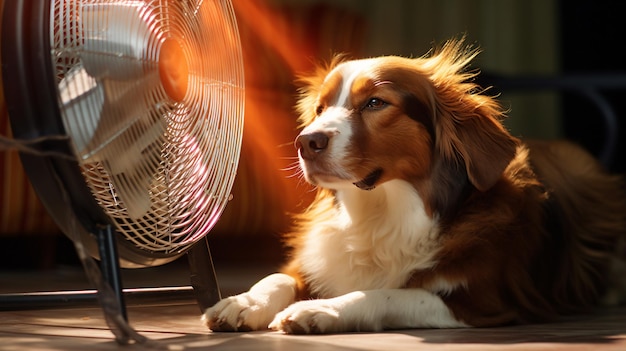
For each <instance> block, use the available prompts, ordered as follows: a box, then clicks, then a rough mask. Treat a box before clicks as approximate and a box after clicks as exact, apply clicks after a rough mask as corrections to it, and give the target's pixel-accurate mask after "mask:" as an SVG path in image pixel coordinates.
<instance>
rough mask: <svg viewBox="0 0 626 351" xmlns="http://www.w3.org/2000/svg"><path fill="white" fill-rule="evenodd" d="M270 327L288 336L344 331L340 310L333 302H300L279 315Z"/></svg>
mask: <svg viewBox="0 0 626 351" xmlns="http://www.w3.org/2000/svg"><path fill="white" fill-rule="evenodd" d="M269 327H270V328H271V329H274V330H279V331H283V332H285V333H288V334H321V333H335V332H340V331H343V328H342V326H341V323H340V315H339V309H338V308H337V307H336V306H333V304H332V303H331V300H309V301H300V302H297V303H294V304H293V305H291V306H289V307H287V308H286V309H285V310H283V311H282V312H280V313H278V314H277V315H276V317H275V318H274V320H273V321H272V323H270V325H269Z"/></svg>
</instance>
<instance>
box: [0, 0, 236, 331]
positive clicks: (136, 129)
mask: <svg viewBox="0 0 626 351" xmlns="http://www.w3.org/2000/svg"><path fill="white" fill-rule="evenodd" d="M2 75H3V82H4V91H5V98H6V103H7V108H8V112H9V116H10V121H11V127H12V130H13V136H14V138H15V140H17V141H20V142H21V143H22V146H23V147H22V150H21V152H20V156H21V159H22V163H23V166H24V168H25V170H26V173H27V175H28V176H29V178H30V180H31V183H32V185H33V187H34V188H35V191H36V192H37V193H38V196H39V197H40V199H41V201H42V202H43V204H44V205H45V207H46V208H47V210H48V211H49V213H50V214H51V215H52V216H53V218H54V219H55V220H56V222H57V223H58V225H59V227H60V228H61V229H62V230H63V231H64V232H65V233H66V234H67V235H68V236H69V237H70V238H71V239H72V240H73V241H74V244H75V246H76V248H77V250H78V253H79V256H80V257H81V259H82V262H83V264H84V266H85V270H86V271H87V275H88V276H89V277H90V278H93V279H92V280H95V282H96V284H97V287H98V293H99V297H100V300H101V303H102V305H103V309H104V311H105V315H107V322H108V323H109V326H111V329H113V331H114V333H115V334H116V337H117V339H118V341H119V340H122V341H123V340H126V339H128V338H132V335H131V336H129V335H128V333H129V332H127V331H125V330H124V329H125V326H124V323H122V322H120V321H119V315H120V313H117V314H116V313H114V312H110V311H109V310H111V309H113V310H118V311H121V314H122V317H123V319H124V320H125V310H124V309H125V307H124V304H123V297H122V296H121V288H120V286H119V284H120V283H119V273H118V268H119V265H121V266H122V267H127V268H136V267H147V266H155V265H160V264H165V263H168V262H171V261H173V260H175V259H176V258H178V257H180V256H181V255H183V254H185V253H192V252H194V249H195V250H197V252H198V253H196V254H195V258H192V259H191V260H190V261H191V265H190V266H191V270H192V285H194V284H193V282H194V279H196V280H197V282H196V283H197V284H195V285H194V289H196V287H197V290H198V291H196V294H197V295H199V297H198V300H199V304H200V305H201V307H202V308H204V307H207V306H206V305H208V304H211V303H213V302H215V300H216V299H219V291H218V292H217V296H215V293H214V292H213V293H212V296H210V297H207V296H206V295H207V294H210V293H211V292H210V291H209V292H207V291H202V289H205V290H206V289H207V287H208V288H211V284H212V283H211V282H209V283H207V282H206V281H207V280H212V281H213V282H214V281H215V277H214V275H213V276H211V274H212V273H213V268H212V263H211V261H210V253H209V251H208V246H206V238H205V235H206V234H207V233H208V232H209V230H210V229H211V228H212V227H213V225H214V224H215V222H216V221H217V220H218V218H219V216H220V215H221V213H222V211H223V209H224V207H225V206H226V204H227V202H228V201H229V197H230V191H231V188H232V185H233V181H234V177H235V173H236V169H237V165H238V160H239V153H240V148H241V138H242V133H243V104H244V100H243V99H244V83H243V64H242V54H241V45H240V41H239V36H238V31H237V25H236V22H235V18H234V13H233V9H232V5H231V3H230V1H229V0H214V1H206V0H205V1H203V0H146V1H119V0H118V1H113V0H108V1H107V0H84V1H78V0H53V1H49V0H37V1H30V0H21V1H20V0H6V1H5V4H4V8H3V13H2ZM192 246H193V248H192ZM196 248H199V249H196ZM85 256H91V257H96V258H99V259H100V262H101V263H100V270H101V272H102V276H104V279H102V278H99V279H98V276H99V274H100V273H98V271H99V270H98V266H97V265H96V266H95V267H94V266H93V265H95V263H93V264H91V263H90V262H93V260H92V259H91V257H88V258H89V259H87V258H85ZM190 256H193V255H191V254H190ZM118 262H119V265H118ZM205 265H206V266H208V267H206V269H209V270H208V271H206V272H204V271H203V269H204V268H203V266H205ZM94 271H96V273H94ZM200 273H201V274H202V275H205V276H207V277H197V276H196V275H198V274H200ZM203 281H204V282H203ZM103 282H104V284H103ZM215 287H217V285H216V284H215ZM111 291H113V295H116V296H114V297H115V301H113V302H111V301H110V300H111V295H112V294H111ZM108 303H111V304H108ZM115 329H121V331H120V330H117V332H116V331H115Z"/></svg>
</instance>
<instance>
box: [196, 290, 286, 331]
mask: <svg viewBox="0 0 626 351" xmlns="http://www.w3.org/2000/svg"><path fill="white" fill-rule="evenodd" d="M267 305H268V304H267V300H266V299H265V300H264V299H256V298H255V297H254V296H253V295H252V294H250V293H243V294H240V295H236V296H231V297H227V298H225V299H223V300H221V301H219V302H218V303H216V304H215V305H214V306H213V307H210V308H208V309H207V310H206V311H205V312H204V315H203V316H202V320H203V321H204V323H205V324H206V326H207V327H208V328H209V329H211V330H212V331H251V330H261V329H267V325H268V323H269V322H270V321H271V320H272V318H273V317H274V313H275V312H274V311H270V309H269V308H268V306H267Z"/></svg>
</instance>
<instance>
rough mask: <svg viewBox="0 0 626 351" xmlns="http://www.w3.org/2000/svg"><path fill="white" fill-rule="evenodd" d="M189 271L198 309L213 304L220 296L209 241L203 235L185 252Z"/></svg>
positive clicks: (201, 309) (203, 308)
mask: <svg viewBox="0 0 626 351" xmlns="http://www.w3.org/2000/svg"><path fill="white" fill-rule="evenodd" d="M187 257H188V258H189V268H190V271H191V286H192V287H193V291H194V293H195V295H196V299H197V300H198V306H199V307H200V311H201V312H202V313H204V311H205V310H206V309H207V308H209V307H211V306H213V305H215V304H216V303H217V302H218V301H219V300H221V298H222V296H221V294H220V289H219V286H218V284H217V276H216V275H215V268H214V267H213V259H212V258H211V250H210V249H209V242H208V241H207V238H206V237H204V238H203V239H200V240H199V241H198V242H197V243H196V244H195V245H193V246H192V247H191V249H190V250H189V251H188V252H187Z"/></svg>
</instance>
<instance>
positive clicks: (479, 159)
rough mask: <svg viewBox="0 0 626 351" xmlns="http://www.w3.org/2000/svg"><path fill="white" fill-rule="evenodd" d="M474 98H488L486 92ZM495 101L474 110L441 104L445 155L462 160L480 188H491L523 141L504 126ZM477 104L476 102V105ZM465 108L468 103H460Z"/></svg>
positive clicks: (439, 125) (439, 128)
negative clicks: (451, 107) (495, 106)
mask: <svg viewBox="0 0 626 351" xmlns="http://www.w3.org/2000/svg"><path fill="white" fill-rule="evenodd" d="M473 98H480V99H487V100H490V98H488V97H486V96H473ZM494 104H495V103H492V104H488V103H487V104H483V105H479V106H478V107H477V108H475V109H473V110H470V111H463V110H458V109H457V110H448V108H449V107H450V106H447V107H441V106H440V107H439V108H437V113H438V114H439V116H436V117H435V118H436V119H437V120H438V121H437V123H436V125H437V128H436V129H437V130H436V133H437V146H436V147H437V148H438V150H439V152H440V154H441V156H442V157H444V159H447V160H449V161H452V162H462V163H463V164H464V165H465V169H466V171H467V175H468V178H469V180H470V182H471V183H472V184H473V185H474V186H475V187H476V189H478V190H480V191H486V190H488V189H489V188H491V187H492V186H493V185H494V184H495V183H496V182H497V181H498V179H500V177H501V176H502V172H503V171H504V169H505V168H506V166H507V165H508V164H509V163H510V162H511V160H512V159H513V158H514V157H515V153H516V149H517V146H518V144H519V141H518V139H516V138H514V137H513V136H511V134H509V132H508V131H506V130H505V129H504V127H503V126H502V124H501V123H500V121H499V119H498V118H497V116H499V112H498V111H499V110H497V109H494V106H492V105H494ZM474 106H475V105H474ZM457 107H460V108H461V109H465V108H467V107H468V106H463V104H460V105H457Z"/></svg>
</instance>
